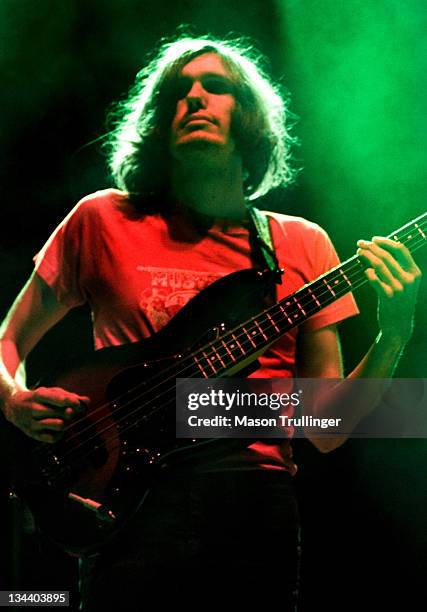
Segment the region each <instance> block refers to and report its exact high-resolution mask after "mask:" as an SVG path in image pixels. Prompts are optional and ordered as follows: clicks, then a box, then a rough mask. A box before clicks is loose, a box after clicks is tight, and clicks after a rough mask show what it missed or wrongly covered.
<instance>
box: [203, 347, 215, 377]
mask: <svg viewBox="0 0 427 612" xmlns="http://www.w3.org/2000/svg"><path fill="white" fill-rule="evenodd" d="M202 354H203V357H204V358H205V359H206V361H207V362H208V364H209V365H210V367H211V368H212V371H213V373H214V374H216V372H217V371H216V369H215V366H214V365H213V363H212V360H211V359H210V358H209V357H208V356H207V355H206V352H205V351H203V353H202Z"/></svg>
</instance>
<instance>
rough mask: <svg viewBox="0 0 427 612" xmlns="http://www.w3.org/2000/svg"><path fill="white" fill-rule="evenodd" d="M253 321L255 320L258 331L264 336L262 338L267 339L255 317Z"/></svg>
mask: <svg viewBox="0 0 427 612" xmlns="http://www.w3.org/2000/svg"><path fill="white" fill-rule="evenodd" d="M254 322H255V325H256V326H257V327H258V329H259V331H260V333H261V335H262V337H263V338H264V340H268V337H267V336H266V335H265V334H264V332H263V331H262V329H261V326H260V324H259V323H258V321H257V320H256V319H254Z"/></svg>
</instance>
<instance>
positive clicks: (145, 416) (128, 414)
mask: <svg viewBox="0 0 427 612" xmlns="http://www.w3.org/2000/svg"><path fill="white" fill-rule="evenodd" d="M421 244H422V243H421ZM420 246H421V245H420ZM364 282H366V281H365V280H363V281H362V283H360V284H363V283H364ZM360 284H359V285H358V286H360ZM354 288H355V289H356V288H357V286H354ZM231 365H232V364H230V366H231ZM226 369H227V368H225V370H226ZM166 381H167V379H166ZM163 382H165V380H163ZM174 382H175V379H174ZM137 387H138V385H137ZM137 387H136V388H137ZM172 390H174V389H172V388H171V389H170V391H172ZM166 393H167V392H166ZM164 394H165V392H163V394H162V395H164ZM141 397H142V396H139V397H137V398H135V399H132V402H135V401H137V400H139V399H140V398H141ZM160 397H161V396H157V397H156V398H152V399H154V400H157V399H159V398H160ZM121 408H124V406H121ZM162 408H163V407H158V406H156V407H155V408H154V409H153V410H152V411H151V412H150V413H147V412H146V411H145V413H144V416H143V417H142V419H139V420H138V421H137V422H136V423H132V424H131V425H129V426H128V427H127V428H126V429H125V430H122V431H121V432H120V433H121V434H123V433H124V431H126V430H127V429H130V428H133V427H135V426H137V425H138V424H139V423H140V421H141V420H145V419H146V418H148V416H149V415H152V414H153V412H156V411H158V410H160V409H162ZM140 409H141V408H140V407H138V408H136V409H135V410H134V411H133V412H131V413H127V415H126V419H128V418H129V416H132V414H134V413H136V412H139V411H140ZM145 409H146V406H144V410H145ZM112 412H113V411H112ZM109 416H111V413H110V415H109ZM111 427H116V423H114V425H112V426H109V427H107V428H105V430H103V431H101V432H97V435H98V436H99V435H101V434H102V433H105V431H108V429H110V428H111ZM111 440H118V438H117V436H114V437H110V438H107V439H106V440H103V442H108V441H111ZM90 441H91V440H90V439H89V440H85V441H84V442H82V443H81V445H80V446H85V445H87V444H88V443H89V442H90ZM78 449H79V447H75V448H74V449H72V450H73V451H76V450H78ZM90 452H92V451H90ZM90 452H89V454H90Z"/></svg>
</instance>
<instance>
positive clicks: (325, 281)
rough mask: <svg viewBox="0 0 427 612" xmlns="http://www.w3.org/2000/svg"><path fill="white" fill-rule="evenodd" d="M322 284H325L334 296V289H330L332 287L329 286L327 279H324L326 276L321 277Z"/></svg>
mask: <svg viewBox="0 0 427 612" xmlns="http://www.w3.org/2000/svg"><path fill="white" fill-rule="evenodd" d="M323 282H324V284H325V285H326V286H327V288H328V289H329V291H330V292H331V293H332V295H333V296H334V297H335V291H334V290H333V289H332V287H331V286H330V284H329V283H328V281H327V280H326V278H324V279H323Z"/></svg>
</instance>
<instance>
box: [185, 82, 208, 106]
mask: <svg viewBox="0 0 427 612" xmlns="http://www.w3.org/2000/svg"><path fill="white" fill-rule="evenodd" d="M205 94H206V92H205V90H204V89H203V87H202V85H201V83H198V82H197V81H196V82H195V83H193V85H192V87H191V89H190V91H189V92H188V94H187V103H188V108H189V110H192V109H193V108H196V109H197V108H203V107H204V106H205V105H206V100H205V97H206V96H205Z"/></svg>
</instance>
